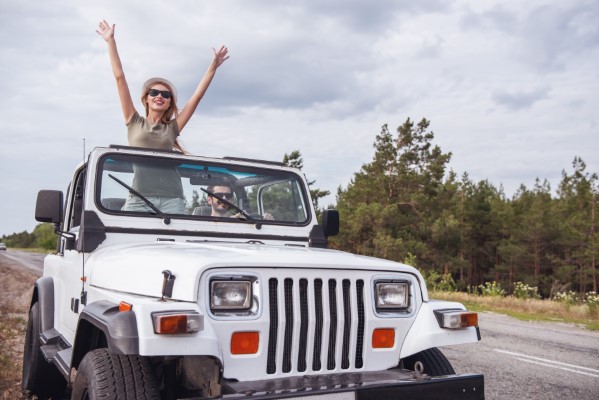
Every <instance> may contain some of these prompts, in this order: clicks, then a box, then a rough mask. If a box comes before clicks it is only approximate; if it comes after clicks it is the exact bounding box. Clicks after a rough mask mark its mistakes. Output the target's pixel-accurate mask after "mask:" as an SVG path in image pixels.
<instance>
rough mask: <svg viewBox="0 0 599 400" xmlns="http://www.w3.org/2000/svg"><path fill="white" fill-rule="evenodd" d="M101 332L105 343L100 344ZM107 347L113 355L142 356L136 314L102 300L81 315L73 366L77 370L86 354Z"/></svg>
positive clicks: (89, 305) (74, 347) (90, 305)
mask: <svg viewBox="0 0 599 400" xmlns="http://www.w3.org/2000/svg"><path fill="white" fill-rule="evenodd" d="M98 331H100V332H102V334H103V335H104V338H103V339H105V340H106V342H105V343H104V342H101V339H100V338H99V337H98V336H99V335H98V334H97V333H98ZM98 347H108V351H109V352H110V353H113V354H139V335H138V332H137V319H136V317H135V313H134V312H133V311H125V312H120V311H119V305H118V304H116V303H113V302H111V301H108V300H100V301H96V302H93V303H91V304H88V305H87V306H85V308H84V309H83V311H81V314H80V315H79V322H78V323H77V333H76V335H75V343H74V346H73V358H72V362H71V366H72V367H75V368H78V367H79V363H80V362H81V360H82V359H83V357H84V356H85V354H86V353H87V352H88V351H90V350H94V349H96V348H98Z"/></svg>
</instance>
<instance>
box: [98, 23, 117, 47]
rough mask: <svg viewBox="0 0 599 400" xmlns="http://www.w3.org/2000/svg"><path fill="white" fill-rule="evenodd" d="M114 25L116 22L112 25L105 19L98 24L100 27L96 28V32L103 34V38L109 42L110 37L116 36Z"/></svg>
mask: <svg viewBox="0 0 599 400" xmlns="http://www.w3.org/2000/svg"><path fill="white" fill-rule="evenodd" d="M114 27H115V25H114V24H112V26H110V24H109V23H108V22H106V20H103V21H100V23H99V24H98V28H99V29H96V32H98V35H100V36H102V39H104V40H106V41H107V42H108V41H109V40H110V39H113V38H114Z"/></svg>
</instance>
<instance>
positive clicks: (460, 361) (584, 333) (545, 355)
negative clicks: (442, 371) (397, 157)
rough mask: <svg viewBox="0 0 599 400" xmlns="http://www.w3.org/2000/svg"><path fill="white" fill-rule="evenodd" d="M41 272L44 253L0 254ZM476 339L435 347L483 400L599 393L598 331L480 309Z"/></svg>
mask: <svg viewBox="0 0 599 400" xmlns="http://www.w3.org/2000/svg"><path fill="white" fill-rule="evenodd" d="M1 256H5V257H8V258H11V259H13V260H16V261H19V262H20V263H21V264H22V265H23V266H24V267H25V268H28V269H31V270H34V271H37V272H38V273H40V274H41V271H42V265H43V258H44V256H45V255H43V254H37V253H28V252H23V251H16V250H11V249H9V250H8V251H7V252H2V253H0V257H1ZM479 324H480V330H481V335H482V340H481V341H480V342H479V343H473V344H467V345H459V346H453V347H445V348H442V349H441V350H442V351H443V353H444V354H445V355H446V356H447V358H448V359H449V360H450V362H451V363H452V365H453V366H454V369H455V370H456V372H457V373H482V374H483V375H484V376H485V396H486V399H488V400H500V399H501V400H505V399H510V400H511V399H513V400H516V399H526V400H536V399H538V400H549V399H573V400H596V399H598V398H599V331H589V330H586V329H584V328H581V327H577V326H574V325H569V324H561V323H546V322H525V321H519V320H517V319H514V318H511V317H508V316H505V315H500V314H493V313H481V314H480V315H479Z"/></svg>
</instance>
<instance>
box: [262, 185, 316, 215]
mask: <svg viewBox="0 0 599 400" xmlns="http://www.w3.org/2000/svg"><path fill="white" fill-rule="evenodd" d="M258 197H259V203H260V205H261V211H262V213H263V214H265V213H268V214H272V215H273V216H275V218H276V219H277V220H280V221H289V222H303V221H305V220H306V218H307V215H306V207H305V205H304V203H303V201H302V196H301V194H300V192H299V189H298V187H297V185H296V182H292V181H282V182H275V183H273V184H270V185H268V186H263V187H262V188H261V189H260V191H259V193H258Z"/></svg>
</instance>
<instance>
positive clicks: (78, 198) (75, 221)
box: [67, 169, 86, 230]
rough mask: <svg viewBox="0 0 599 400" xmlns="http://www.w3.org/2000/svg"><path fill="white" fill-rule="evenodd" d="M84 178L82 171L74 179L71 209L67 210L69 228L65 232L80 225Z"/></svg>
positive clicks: (84, 172)
mask: <svg viewBox="0 0 599 400" xmlns="http://www.w3.org/2000/svg"><path fill="white" fill-rule="evenodd" d="M85 176H86V170H85V169H82V170H81V171H79V173H78V174H77V178H75V186H74V187H73V192H72V199H71V207H70V209H69V214H68V215H69V226H68V227H67V230H69V229H72V228H75V227H77V226H79V225H80V224H81V214H82V213H83V200H84V194H85Z"/></svg>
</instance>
